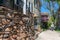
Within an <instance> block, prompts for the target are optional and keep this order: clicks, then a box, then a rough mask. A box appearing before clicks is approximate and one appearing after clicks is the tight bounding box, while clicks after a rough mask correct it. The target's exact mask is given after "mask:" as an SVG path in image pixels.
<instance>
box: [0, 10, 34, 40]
mask: <svg viewBox="0 0 60 40" xmlns="http://www.w3.org/2000/svg"><path fill="white" fill-rule="evenodd" d="M2 11H3V10H2ZM10 11H11V10H10ZM0 13H1V12H0ZM3 13H5V15H4V17H1V19H0V21H1V22H0V29H1V31H0V36H1V35H3V36H2V38H4V39H7V40H12V39H14V40H34V39H33V37H34V27H33V25H32V23H33V22H31V17H32V16H31V17H29V16H28V15H24V14H21V13H18V12H12V13H9V11H5V10H4V11H3ZM30 22H31V23H30ZM2 28H3V29H2Z"/></svg>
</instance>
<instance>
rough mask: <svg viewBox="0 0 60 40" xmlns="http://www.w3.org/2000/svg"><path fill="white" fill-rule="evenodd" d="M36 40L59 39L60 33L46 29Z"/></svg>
mask: <svg viewBox="0 0 60 40" xmlns="http://www.w3.org/2000/svg"><path fill="white" fill-rule="evenodd" d="M36 40H60V33H58V32H56V31H51V30H47V31H44V32H42V33H40V34H39V35H38V38H37V39H36Z"/></svg>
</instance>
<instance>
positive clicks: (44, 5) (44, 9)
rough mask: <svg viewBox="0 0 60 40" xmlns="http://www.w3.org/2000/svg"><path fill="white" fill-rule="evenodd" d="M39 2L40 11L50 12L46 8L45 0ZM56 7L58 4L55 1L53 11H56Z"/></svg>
mask: <svg viewBox="0 0 60 40" xmlns="http://www.w3.org/2000/svg"><path fill="white" fill-rule="evenodd" d="M40 1H41V2H42V7H41V12H48V13H50V11H49V10H48V9H47V8H46V6H47V5H46V4H47V3H46V2H44V1H43V0H40ZM57 9H58V4H57V3H55V6H54V10H55V12H56V11H57Z"/></svg>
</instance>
